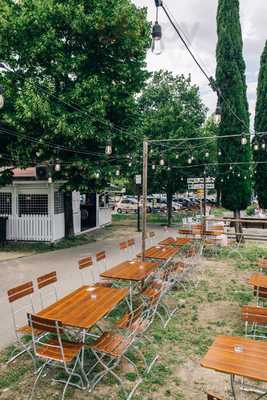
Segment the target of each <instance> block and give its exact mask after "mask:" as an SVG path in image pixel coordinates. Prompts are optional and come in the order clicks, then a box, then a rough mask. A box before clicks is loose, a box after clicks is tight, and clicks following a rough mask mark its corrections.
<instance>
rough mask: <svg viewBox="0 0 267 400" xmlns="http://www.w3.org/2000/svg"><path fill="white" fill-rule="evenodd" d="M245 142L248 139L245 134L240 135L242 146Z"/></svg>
mask: <svg viewBox="0 0 267 400" xmlns="http://www.w3.org/2000/svg"><path fill="white" fill-rule="evenodd" d="M247 142H248V140H247V138H246V136H242V139H241V144H242V145H243V146H245V145H246V144H247Z"/></svg>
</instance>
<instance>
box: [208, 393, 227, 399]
mask: <svg viewBox="0 0 267 400" xmlns="http://www.w3.org/2000/svg"><path fill="white" fill-rule="evenodd" d="M207 400H224V399H223V398H222V397H219V396H216V395H214V394H211V393H207Z"/></svg>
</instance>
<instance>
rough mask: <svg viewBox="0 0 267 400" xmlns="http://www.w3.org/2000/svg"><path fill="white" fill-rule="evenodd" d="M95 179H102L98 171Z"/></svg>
mask: <svg viewBox="0 0 267 400" xmlns="http://www.w3.org/2000/svg"><path fill="white" fill-rule="evenodd" d="M95 177H96V179H99V178H100V173H99V171H97V172H96V173H95Z"/></svg>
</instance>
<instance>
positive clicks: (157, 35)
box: [151, 21, 162, 55]
mask: <svg viewBox="0 0 267 400" xmlns="http://www.w3.org/2000/svg"><path fill="white" fill-rule="evenodd" d="M161 39H162V29H161V26H160V24H159V23H158V21H156V22H155V24H154V25H153V28H152V47H151V50H152V52H153V53H154V54H156V55H160V54H161V53H162V42H161Z"/></svg>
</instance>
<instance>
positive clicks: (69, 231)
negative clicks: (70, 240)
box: [64, 192, 74, 237]
mask: <svg viewBox="0 0 267 400" xmlns="http://www.w3.org/2000/svg"><path fill="white" fill-rule="evenodd" d="M64 210H65V237H70V236H73V235H74V227H73V209H72V192H64Z"/></svg>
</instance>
